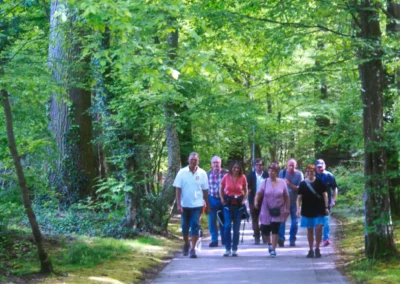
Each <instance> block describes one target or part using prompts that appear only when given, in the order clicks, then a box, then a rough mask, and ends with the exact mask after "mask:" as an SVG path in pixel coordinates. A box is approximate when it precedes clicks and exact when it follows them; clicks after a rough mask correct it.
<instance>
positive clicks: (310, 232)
mask: <svg viewBox="0 0 400 284" xmlns="http://www.w3.org/2000/svg"><path fill="white" fill-rule="evenodd" d="M320 232H321V231H320ZM307 240H308V246H309V247H310V250H312V249H313V244H314V228H307ZM320 241H321V235H320ZM318 246H319V244H318Z"/></svg>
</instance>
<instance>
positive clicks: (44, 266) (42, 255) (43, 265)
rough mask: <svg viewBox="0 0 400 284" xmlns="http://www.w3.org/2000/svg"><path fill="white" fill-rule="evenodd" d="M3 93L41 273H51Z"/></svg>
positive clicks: (6, 96) (9, 142)
mask: <svg viewBox="0 0 400 284" xmlns="http://www.w3.org/2000/svg"><path fill="white" fill-rule="evenodd" d="M1 95H2V103H3V108H4V114H5V117H6V127H7V138H8V146H9V147H10V152H11V156H12V158H13V161H14V166H15V170H16V172H17V176H18V184H19V188H20V190H21V195H22V202H23V204H24V208H25V212H26V214H27V216H28V219H29V223H30V225H31V229H32V234H33V238H34V240H35V243H36V247H37V251H38V255H39V260H40V272H41V273H51V272H54V271H53V266H52V264H51V260H50V258H49V256H48V255H47V253H46V250H45V249H44V246H43V238H42V233H41V232H40V228H39V225H38V223H37V221H36V216H35V213H34V212H33V209H32V206H31V201H30V199H29V189H28V186H27V184H26V179H25V175H24V172H23V169H22V165H21V161H20V158H19V155H18V150H17V146H16V143H15V136H14V129H13V122H12V114H11V107H10V102H9V100H8V93H7V91H5V90H2V91H1Z"/></svg>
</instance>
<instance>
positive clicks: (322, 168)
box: [315, 159, 338, 247]
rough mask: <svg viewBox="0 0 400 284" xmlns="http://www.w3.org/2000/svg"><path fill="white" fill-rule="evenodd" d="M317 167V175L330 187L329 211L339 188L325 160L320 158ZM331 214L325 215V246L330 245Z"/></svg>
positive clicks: (323, 240)
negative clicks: (327, 168)
mask: <svg viewBox="0 0 400 284" xmlns="http://www.w3.org/2000/svg"><path fill="white" fill-rule="evenodd" d="M315 167H316V170H317V175H316V177H317V178H319V179H320V180H322V182H323V183H324V184H325V185H326V186H327V188H328V204H329V212H331V210H332V206H335V205H336V197H337V194H338V189H337V183H336V179H335V177H334V175H333V174H332V173H330V172H328V171H327V170H326V164H325V161H324V160H322V159H318V160H317V161H316V162H315ZM329 221H330V218H329V215H328V216H325V225H324V232H323V237H322V242H323V246H325V247H326V246H329V245H330V241H329V231H330V228H329V226H330V225H329Z"/></svg>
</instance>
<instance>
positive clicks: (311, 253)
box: [307, 249, 314, 258]
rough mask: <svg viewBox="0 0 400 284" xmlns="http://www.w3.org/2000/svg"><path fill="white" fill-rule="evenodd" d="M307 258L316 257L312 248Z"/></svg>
mask: <svg viewBox="0 0 400 284" xmlns="http://www.w3.org/2000/svg"><path fill="white" fill-rule="evenodd" d="M307 258H314V251H313V250H312V249H310V250H309V251H308V254H307Z"/></svg>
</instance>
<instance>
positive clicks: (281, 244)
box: [278, 240, 285, 248]
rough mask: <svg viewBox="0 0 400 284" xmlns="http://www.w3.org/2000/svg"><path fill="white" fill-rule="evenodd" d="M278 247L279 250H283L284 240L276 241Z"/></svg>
mask: <svg viewBox="0 0 400 284" xmlns="http://www.w3.org/2000/svg"><path fill="white" fill-rule="evenodd" d="M278 246H279V247H280V248H283V247H284V246H285V241H284V240H278Z"/></svg>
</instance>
